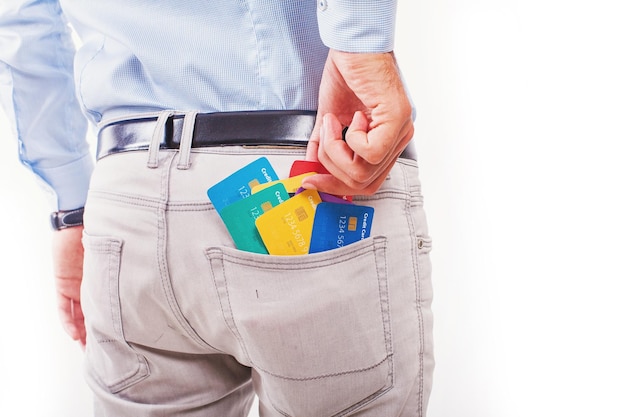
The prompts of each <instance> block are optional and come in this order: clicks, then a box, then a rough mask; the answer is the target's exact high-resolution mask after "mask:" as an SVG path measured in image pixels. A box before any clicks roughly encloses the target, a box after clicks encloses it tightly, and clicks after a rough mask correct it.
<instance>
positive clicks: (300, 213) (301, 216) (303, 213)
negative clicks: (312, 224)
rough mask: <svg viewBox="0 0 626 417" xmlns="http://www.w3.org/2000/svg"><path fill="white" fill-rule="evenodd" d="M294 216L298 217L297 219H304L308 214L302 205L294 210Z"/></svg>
mask: <svg viewBox="0 0 626 417" xmlns="http://www.w3.org/2000/svg"><path fill="white" fill-rule="evenodd" d="M295 211H296V217H298V221H301V222H303V221H305V220H306V219H307V218H308V217H309V215H308V214H306V210H305V209H304V207H298V208H297V209H296V210H295Z"/></svg>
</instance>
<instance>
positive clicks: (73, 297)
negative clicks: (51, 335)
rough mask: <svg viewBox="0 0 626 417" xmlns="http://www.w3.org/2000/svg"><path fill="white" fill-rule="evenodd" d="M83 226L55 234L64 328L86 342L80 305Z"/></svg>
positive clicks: (82, 343)
mask: <svg viewBox="0 0 626 417" xmlns="http://www.w3.org/2000/svg"><path fill="white" fill-rule="evenodd" d="M81 237H82V227H81V226H76V227H70V228H67V229H63V230H59V231H56V232H54V233H53V235H52V254H53V270H54V277H55V287H56V292H57V305H58V307H57V308H58V311H59V317H60V319H61V323H62V325H63V328H64V329H65V331H66V332H67V333H68V334H69V335H70V337H71V338H72V339H74V340H77V341H78V342H80V344H81V345H82V346H84V345H85V339H86V336H85V335H86V332H85V324H84V317H83V311H82V307H81V304H80V286H81V281H82V277H83V246H82V243H81Z"/></svg>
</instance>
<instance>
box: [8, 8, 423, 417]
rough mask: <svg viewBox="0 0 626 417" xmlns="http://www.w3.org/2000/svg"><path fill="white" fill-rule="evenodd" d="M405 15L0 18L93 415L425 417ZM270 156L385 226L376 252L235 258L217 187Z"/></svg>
mask: <svg viewBox="0 0 626 417" xmlns="http://www.w3.org/2000/svg"><path fill="white" fill-rule="evenodd" d="M395 6H396V5H395V1H390V0H386V1H380V0H379V1H369V0H367V1H359V2H353V1H347V0H328V1H326V0H318V1H317V2H316V1H313V0H308V1H302V0H300V1H296V0H281V1H278V0H275V1H232V0H214V1H211V2H200V1H192V2H183V3H181V2H174V1H168V0H159V1H154V0H151V1H142V0H136V1H128V0H124V1H122V0H111V1H108V2H84V1H80V0H64V1H60V2H57V1H43V0H41V1H36V0H30V1H26V0H7V1H5V2H3V5H2V6H0V7H1V9H0V10H1V13H0V40H1V42H2V47H1V48H0V62H2V67H0V68H1V69H0V71H1V72H0V74H1V77H2V80H3V82H2V84H3V92H2V99H3V105H4V108H5V109H6V111H7V112H8V113H9V115H10V116H12V117H13V119H14V120H15V131H16V134H17V137H18V140H19V144H20V157H21V159H22V161H23V162H24V163H25V164H26V165H28V166H29V167H30V168H31V169H32V170H33V171H34V173H35V174H36V175H37V176H38V177H39V178H40V179H41V180H43V183H44V184H45V187H46V188H47V189H48V190H50V191H51V196H52V206H53V210H54V213H53V215H52V219H53V226H54V227H55V229H58V231H57V232H55V234H54V242H53V257H54V262H55V271H54V272H55V276H56V283H57V291H58V297H59V309H60V312H61V319H62V321H63V323H64V326H65V328H66V330H67V332H68V333H69V334H70V336H71V337H72V338H74V339H76V340H78V341H79V342H80V343H82V344H83V345H86V351H85V354H86V364H87V377H88V382H89V384H90V386H91V387H92V389H93V391H94V393H95V398H96V406H95V408H96V414H97V415H101V416H133V417H136V416H165V415H167V416H170V415H171V416H220V417H222V416H243V415H246V414H247V412H248V410H249V408H250V404H251V401H252V398H253V395H254V393H256V394H257V395H258V397H259V412H260V415H261V416H285V415H289V416H316V417H319V416H335V415H337V416H338V415H354V416H357V415H358V416H424V415H425V414H426V406H427V401H428V395H429V392H430V385H431V378H432V368H433V360H432V340H431V339H432V337H431V332H432V329H431V327H432V320H431V313H430V301H431V287H430V266H429V260H428V252H429V249H430V239H429V237H428V232H427V228H426V223H425V218H424V213H423V209H422V199H421V195H420V190H419V182H418V179H417V164H416V162H415V157H414V155H413V152H412V148H411V145H410V144H409V142H410V140H411V137H412V135H413V125H412V117H411V114H412V110H411V104H410V101H409V98H408V95H407V93H406V91H405V88H404V86H403V83H402V80H401V77H400V73H399V70H398V68H397V66H396V63H395V60H394V56H393V52H392V50H393V28H394V18H395V17H394V16H395ZM65 18H67V19H69V21H70V22H71V23H72V25H73V27H74V28H75V30H76V31H77V33H78V35H79V36H80V38H81V43H82V46H81V48H80V49H79V50H78V52H77V53H74V49H73V46H72V42H71V38H70V34H69V32H68V28H67V25H66V21H65ZM81 111H82V114H84V115H86V116H87V119H89V121H90V122H91V123H93V125H94V126H95V127H96V128H97V131H98V149H97V152H96V153H97V155H96V158H97V160H98V162H97V164H96V166H95V170H94V172H93V175H91V174H92V169H93V166H92V162H91V157H90V154H89V151H88V147H87V144H86V143H85V139H84V136H85V122H84V119H83V116H82V115H81ZM302 132H304V140H303V139H302V137H303V133H302ZM307 139H309V140H308V142H307ZM344 139H345V140H344ZM260 156H266V157H267V158H268V160H269V161H270V163H271V164H272V166H273V168H275V170H276V172H277V173H279V176H281V177H285V176H286V173H288V170H289V167H290V166H291V164H292V163H293V161H294V160H297V159H304V158H306V159H308V160H313V161H319V162H320V163H321V164H323V166H324V167H325V168H326V169H327V170H328V171H329V172H330V174H319V175H314V176H311V177H308V178H306V179H305V180H303V183H302V186H303V187H304V188H306V189H316V190H319V191H323V192H329V193H332V194H338V195H354V196H355V198H354V200H355V203H357V204H362V205H368V206H371V207H373V208H374V209H375V213H376V216H375V220H374V222H373V225H372V230H371V235H372V237H371V238H368V239H364V240H362V241H360V242H357V243H354V244H352V245H348V246H345V247H343V248H339V249H334V250H330V251H326V252H321V253H317V254H310V255H302V256H294V257H283V256H272V255H262V254H257V253H250V252H245V251H241V250H238V249H236V248H235V247H234V244H233V242H232V238H231V236H230V235H229V234H228V231H227V230H226V228H225V227H224V224H223V223H222V221H221V219H220V216H219V214H218V213H217V212H216V210H215V208H214V206H213V205H212V204H211V202H210V201H209V200H208V199H207V197H206V189H207V188H209V187H210V186H212V185H213V184H215V183H217V182H219V181H220V180H221V179H223V178H224V177H226V176H227V175H229V174H230V173H232V172H234V171H236V170H237V169H239V168H241V167H242V166H244V165H246V164H247V163H249V162H252V161H253V160H255V159H257V158H259V157H260ZM88 190H89V191H88ZM83 206H84V207H85V209H84V230H83V219H82V214H83ZM81 238H82V243H81ZM83 247H84V264H83ZM83 268H84V269H83ZM83 312H84V318H83Z"/></svg>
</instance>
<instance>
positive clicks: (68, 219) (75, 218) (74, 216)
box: [50, 207, 85, 230]
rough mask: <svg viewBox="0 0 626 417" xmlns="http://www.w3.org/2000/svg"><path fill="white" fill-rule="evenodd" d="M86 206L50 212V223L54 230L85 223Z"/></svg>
mask: <svg viewBox="0 0 626 417" xmlns="http://www.w3.org/2000/svg"><path fill="white" fill-rule="evenodd" d="M84 210H85V209H84V207H79V208H77V209H74V210H59V211H55V212H53V213H51V214H50V225H51V226H52V229H53V230H63V229H67V228H69V227H75V226H82V225H83V213H84Z"/></svg>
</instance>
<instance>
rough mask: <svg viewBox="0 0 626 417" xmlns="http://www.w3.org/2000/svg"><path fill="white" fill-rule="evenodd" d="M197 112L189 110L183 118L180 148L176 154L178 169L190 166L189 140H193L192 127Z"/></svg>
mask: <svg viewBox="0 0 626 417" xmlns="http://www.w3.org/2000/svg"><path fill="white" fill-rule="evenodd" d="M197 114H198V112H196V111H189V112H186V113H185V117H184V119H183V132H182V133H181V135H180V148H179V152H180V153H179V156H178V165H177V166H176V168H178V169H189V167H191V142H192V141H193V129H194V126H195V124H196V115H197Z"/></svg>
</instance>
